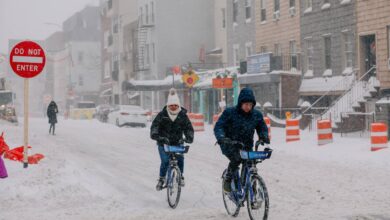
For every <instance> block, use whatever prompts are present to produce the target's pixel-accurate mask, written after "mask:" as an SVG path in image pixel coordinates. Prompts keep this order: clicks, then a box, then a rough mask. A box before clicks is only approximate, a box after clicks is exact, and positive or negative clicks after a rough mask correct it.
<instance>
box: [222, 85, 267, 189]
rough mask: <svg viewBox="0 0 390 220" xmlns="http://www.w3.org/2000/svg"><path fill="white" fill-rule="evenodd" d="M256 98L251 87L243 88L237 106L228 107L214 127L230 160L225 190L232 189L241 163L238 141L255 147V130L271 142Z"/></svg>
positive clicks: (262, 137) (259, 136) (262, 141)
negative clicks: (233, 178)
mask: <svg viewBox="0 0 390 220" xmlns="http://www.w3.org/2000/svg"><path fill="white" fill-rule="evenodd" d="M255 105H256V99H255V96H254V94H253V91H252V90H251V89H250V88H243V89H242V90H241V92H240V95H239V97H238V104H237V106H235V107H231V108H227V109H226V110H225V111H224V112H223V113H222V115H221V117H220V118H219V119H218V121H217V123H216V124H215V127H214V135H215V137H216V138H217V141H218V144H219V145H220V147H221V150H222V154H224V155H225V156H226V157H227V158H228V159H229V161H230V163H229V166H228V172H227V174H226V178H225V182H224V190H225V191H227V192H230V191H231V186H230V182H231V179H232V177H233V173H234V172H235V171H236V170H237V169H238V167H239V166H240V164H241V157H240V151H239V150H240V149H239V147H240V146H238V145H236V144H235V143H236V142H241V143H243V144H245V146H246V147H247V148H250V149H251V148H253V138H254V134H255V130H256V132H257V135H258V141H259V142H260V143H267V144H269V143H270V140H269V137H268V128H267V125H266V124H265V122H264V118H263V115H262V114H261V112H260V111H258V110H256V109H254V107H255Z"/></svg>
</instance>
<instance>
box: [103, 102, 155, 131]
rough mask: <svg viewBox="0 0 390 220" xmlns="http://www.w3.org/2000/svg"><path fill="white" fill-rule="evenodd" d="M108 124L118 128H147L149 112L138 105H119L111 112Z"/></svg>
mask: <svg viewBox="0 0 390 220" xmlns="http://www.w3.org/2000/svg"><path fill="white" fill-rule="evenodd" d="M108 122H109V123H111V124H115V125H116V126H118V127H122V126H132V127H146V124H147V122H148V120H147V111H146V110H145V109H143V108H141V107H140V106H137V105H117V106H114V108H113V109H112V110H110V113H109V114H108Z"/></svg>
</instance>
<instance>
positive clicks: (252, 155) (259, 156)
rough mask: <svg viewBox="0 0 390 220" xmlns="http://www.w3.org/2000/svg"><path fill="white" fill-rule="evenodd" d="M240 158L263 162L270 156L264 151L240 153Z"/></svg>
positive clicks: (242, 151)
mask: <svg viewBox="0 0 390 220" xmlns="http://www.w3.org/2000/svg"><path fill="white" fill-rule="evenodd" d="M240 155H241V158H242V159H244V160H265V159H268V158H269V157H270V156H271V155H270V153H269V152H266V151H244V150H241V151H240Z"/></svg>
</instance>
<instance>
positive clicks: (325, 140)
mask: <svg viewBox="0 0 390 220" xmlns="http://www.w3.org/2000/svg"><path fill="white" fill-rule="evenodd" d="M317 139H318V145H325V144H329V143H332V142H333V133H332V123H331V122H330V120H318V121H317Z"/></svg>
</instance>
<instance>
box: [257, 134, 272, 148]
mask: <svg viewBox="0 0 390 220" xmlns="http://www.w3.org/2000/svg"><path fill="white" fill-rule="evenodd" d="M258 142H260V144H261V145H262V146H264V144H270V143H271V141H270V140H269V137H264V136H263V137H259V140H258ZM256 143H257V142H256Z"/></svg>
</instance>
